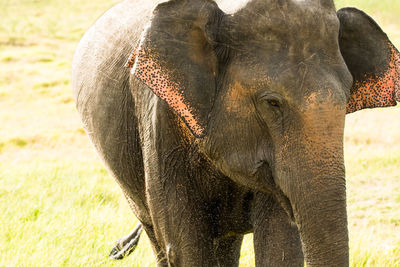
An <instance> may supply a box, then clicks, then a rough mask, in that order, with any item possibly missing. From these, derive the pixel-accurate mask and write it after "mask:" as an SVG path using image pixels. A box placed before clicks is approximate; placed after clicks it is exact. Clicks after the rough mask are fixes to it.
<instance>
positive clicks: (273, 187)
mask: <svg viewBox="0 0 400 267" xmlns="http://www.w3.org/2000/svg"><path fill="white" fill-rule="evenodd" d="M261 169H263V170H264V171H262V172H261V173H263V174H264V180H265V181H266V182H267V184H268V186H267V187H268V188H269V190H267V191H268V192H267V193H269V194H271V195H272V196H273V197H274V198H275V200H276V201H277V202H278V203H279V204H280V205H281V207H282V208H283V210H284V211H285V212H286V213H287V215H288V216H289V219H290V221H291V222H292V223H295V218H294V214H293V209H292V205H291V204H290V201H289V198H288V197H287V196H286V195H285V194H284V193H283V192H282V190H281V189H280V188H279V187H278V185H277V184H276V183H275V181H276V179H275V178H276V177H274V175H273V174H272V171H271V166H270V164H269V163H268V162H267V161H264V160H263V161H261V162H260V164H259V167H258V171H257V173H260V172H259V171H260V170H261ZM265 172H267V174H265Z"/></svg>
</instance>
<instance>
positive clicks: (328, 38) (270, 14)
mask: <svg viewBox="0 0 400 267" xmlns="http://www.w3.org/2000/svg"><path fill="white" fill-rule="evenodd" d="M254 2H256V3H251V4H249V6H247V7H245V8H243V9H242V10H240V11H239V12H237V13H236V14H234V16H233V18H232V23H233V25H229V27H231V28H232V26H233V29H234V30H233V35H236V38H234V40H236V41H237V42H238V43H240V42H241V41H245V42H246V41H248V42H250V43H251V44H252V45H256V46H267V47H268V46H271V44H277V43H279V46H281V47H282V46H286V47H288V48H289V47H294V46H296V47H299V48H301V47H304V46H306V47H308V48H309V47H319V48H321V47H324V48H327V46H332V43H333V44H334V45H336V47H338V45H337V36H338V32H339V20H338V18H337V15H336V11H335V9H334V8H330V9H328V8H324V7H321V5H319V4H316V2H315V1H287V2H288V3H289V2H290V4H277V3H266V1H254ZM275 2H281V1H275Z"/></svg>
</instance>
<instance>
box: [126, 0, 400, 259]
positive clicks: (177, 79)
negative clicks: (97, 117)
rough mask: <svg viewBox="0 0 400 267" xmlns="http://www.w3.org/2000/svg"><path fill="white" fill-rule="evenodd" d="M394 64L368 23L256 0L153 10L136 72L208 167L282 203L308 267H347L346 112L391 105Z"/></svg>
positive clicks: (310, 3)
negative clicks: (229, 10) (223, 6)
mask: <svg viewBox="0 0 400 267" xmlns="http://www.w3.org/2000/svg"><path fill="white" fill-rule="evenodd" d="M399 60H400V56H399V53H398V51H397V49H396V48H395V47H394V46H393V45H392V44H391V42H390V41H389V39H388V38H387V36H386V35H385V34H384V32H383V31H382V30H381V29H380V28H379V26H378V25H377V24H376V23H375V22H374V21H373V20H372V19H371V18H370V17H369V16H368V15H366V14H365V13H363V12H362V11H359V10H357V9H354V8H346V9H342V10H340V11H338V12H336V9H335V7H334V4H333V1H327V0H307V1H304V0H303V1H301V0H274V1H273V0H252V1H249V3H248V4H247V5H246V6H244V7H243V8H242V9H240V10H238V11H237V12H236V13H234V14H232V15H228V14H225V13H224V12H223V11H221V10H220V9H219V8H218V6H217V5H216V4H215V3H214V2H213V1H209V0H171V1H169V2H166V3H163V4H160V5H158V6H157V8H156V9H155V10H154V12H153V16H152V19H151V23H150V25H149V27H148V28H147V29H146V30H145V32H144V33H143V35H142V38H141V41H140V44H139V45H138V48H137V49H136V51H135V55H134V61H133V62H132V63H133V65H134V66H133V68H132V74H134V75H135V76H136V78H137V79H139V80H141V81H142V82H143V83H144V84H146V85H147V86H148V87H149V88H150V89H151V90H152V91H153V92H154V93H155V94H156V95H157V96H159V97H160V98H161V99H162V100H164V101H165V102H166V103H167V104H168V105H169V106H170V108H171V109H172V110H174V112H175V113H176V114H177V116H178V117H180V119H181V121H183V122H184V123H185V124H186V126H185V125H183V126H181V127H186V129H189V130H190V132H191V133H192V135H191V136H190V137H189V138H191V140H192V142H193V144H195V145H197V146H198V148H199V150H200V151H201V153H202V154H203V155H204V157H206V158H207V159H208V161H209V162H210V163H211V164H212V165H213V166H215V167H216V168H217V169H219V170H220V171H221V172H222V173H223V174H225V175H226V176H228V177H230V178H231V179H232V180H234V181H235V182H237V183H239V184H241V185H244V186H247V187H250V188H252V189H253V190H257V191H263V192H269V193H272V194H273V195H274V196H275V197H276V198H277V199H278V200H279V201H280V203H281V204H282V206H283V207H284V208H285V209H286V211H287V212H288V214H289V216H291V217H292V219H293V220H294V222H295V223H296V225H297V226H298V229H299V233H300V236H301V240H302V244H303V251H304V253H305V256H306V261H307V263H308V266H346V265H348V234H347V214H346V186H345V168H344V160H343V131H344V124H345V115H346V113H350V112H354V111H357V110H360V109H363V108H372V107H385V106H393V105H395V104H396V100H399V98H400V90H399V87H400V64H399ZM183 130H185V129H183Z"/></svg>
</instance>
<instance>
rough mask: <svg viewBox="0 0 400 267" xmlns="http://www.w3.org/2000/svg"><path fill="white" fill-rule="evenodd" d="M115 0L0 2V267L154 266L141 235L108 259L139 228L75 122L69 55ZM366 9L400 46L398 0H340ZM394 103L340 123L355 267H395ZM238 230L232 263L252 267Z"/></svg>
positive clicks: (397, 154)
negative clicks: (127, 252)
mask: <svg viewBox="0 0 400 267" xmlns="http://www.w3.org/2000/svg"><path fill="white" fill-rule="evenodd" d="M117 2H118V0H92V1H89V0H79V1H78V0H40V1H39V0H0V7H1V8H0V73H1V75H0V107H1V108H0V126H1V127H0V210H1V211H2V212H1V213H0V266H125V265H127V264H133V266H154V259H153V256H152V252H151V250H150V248H149V245H148V241H147V239H146V237H145V236H144V237H143V238H142V239H141V241H140V244H139V247H138V249H137V250H136V251H135V252H134V253H133V255H132V256H130V257H129V258H128V259H126V260H123V261H120V262H114V261H111V260H109V259H108V257H107V255H108V252H109V250H110V248H111V247H112V245H113V244H114V242H115V241H116V240H117V239H118V238H119V237H121V236H122V235H124V234H126V233H127V232H128V231H130V229H131V228H132V227H133V226H134V225H135V222H136V219H135V217H134V216H133V214H132V213H131V211H130V209H129V208H128V206H127V204H126V202H125V200H124V198H123V197H122V194H121V191H120V189H119V188H118V186H117V184H116V183H115V182H114V181H113V180H112V178H111V177H109V175H108V174H107V172H106V170H105V169H104V167H103V165H102V163H101V162H100V161H99V159H98V157H97V155H96V154H95V152H94V150H93V148H92V146H91V145H90V143H89V141H88V138H87V137H86V135H85V133H84V131H83V130H82V128H81V124H80V121H79V119H78V116H77V113H76V111H75V108H74V103H73V101H72V97H71V88H70V64H71V58H72V55H73V51H74V49H75V47H76V45H77V42H78V41H79V39H80V37H81V36H82V34H83V33H84V31H85V30H86V29H87V28H88V27H89V26H90V25H91V24H92V23H93V22H94V20H95V19H96V18H97V17H99V16H100V15H101V14H102V13H103V12H104V11H105V10H106V9H108V8H109V7H111V6H112V5H113V4H114V3H117ZM336 3H337V6H338V7H341V6H357V7H359V8H361V9H363V10H365V11H367V12H368V13H370V14H371V15H373V17H374V18H375V19H376V20H377V21H378V22H379V24H380V25H381V26H382V27H383V28H384V29H385V31H386V32H387V33H388V35H389V36H390V38H391V39H392V40H393V42H394V43H395V45H397V47H400V20H399V19H398V18H399V17H400V3H399V2H398V0H381V1H376V0H357V1H356V0H354V1H351V0H348V1H344V0H341V1H339V0H338V1H336ZM399 118H400V109H399V108H387V109H379V110H367V111H362V112H357V113H356V114H352V115H349V116H348V118H347V121H346V133H345V134H346V135H345V157H346V167H347V181H348V207H349V209H348V213H349V229H350V245H351V263H352V266H400V172H399V170H400V119H399ZM251 242H252V237H251V235H249V236H247V237H246V240H245V243H244V246H243V249H242V257H241V265H240V266H254V256H253V251H252V245H251Z"/></svg>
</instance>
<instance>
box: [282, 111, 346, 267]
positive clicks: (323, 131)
mask: <svg viewBox="0 0 400 267" xmlns="http://www.w3.org/2000/svg"><path fill="white" fill-rule="evenodd" d="M337 118H341V117H339V116H338V117H336V119H334V120H330V121H331V122H330V123H329V122H327V119H323V118H321V117H319V118H318V120H313V121H314V122H312V121H309V122H308V123H306V124H305V125H304V127H305V128H303V129H307V130H304V131H303V134H304V135H302V136H296V137H294V136H291V137H288V139H287V140H286V142H285V143H284V144H282V146H281V148H282V149H281V153H279V160H277V162H280V164H279V166H276V167H275V171H276V173H275V177H276V183H277V184H278V186H279V187H280V188H281V190H282V192H283V193H284V194H285V195H286V196H287V198H288V199H289V201H290V204H291V207H292V210H293V214H294V218H295V222H296V224H297V226H298V229H299V233H300V238H301V241H302V246H303V252H304V255H305V259H306V262H307V266H348V265H349V255H348V254H349V247H348V230H347V211H346V181H345V167H344V158H343V129H344V115H343V119H342V120H341V119H337ZM289 140H292V142H288V141H289ZM293 140H295V141H293Z"/></svg>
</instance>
